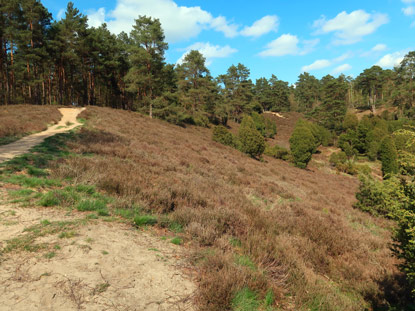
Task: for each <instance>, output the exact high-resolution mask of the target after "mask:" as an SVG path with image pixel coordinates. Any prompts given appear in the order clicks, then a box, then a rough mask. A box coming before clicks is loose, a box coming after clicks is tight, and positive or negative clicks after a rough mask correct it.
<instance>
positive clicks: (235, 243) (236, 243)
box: [229, 238, 242, 247]
mask: <svg viewBox="0 0 415 311" xmlns="http://www.w3.org/2000/svg"><path fill="white" fill-rule="evenodd" d="M229 243H231V245H232V246H233V247H241V246H242V242H241V240H239V239H237V238H230V239H229Z"/></svg>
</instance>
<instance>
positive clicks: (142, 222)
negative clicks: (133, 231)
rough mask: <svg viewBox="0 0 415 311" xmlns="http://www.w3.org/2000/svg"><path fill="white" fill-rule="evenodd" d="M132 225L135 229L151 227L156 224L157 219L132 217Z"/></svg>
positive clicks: (146, 216) (141, 216)
mask: <svg viewBox="0 0 415 311" xmlns="http://www.w3.org/2000/svg"><path fill="white" fill-rule="evenodd" d="M134 223H135V225H136V226H137V227H141V226H153V225H155V224H156V223H157V218H156V217H154V216H152V215H137V216H135V217H134Z"/></svg>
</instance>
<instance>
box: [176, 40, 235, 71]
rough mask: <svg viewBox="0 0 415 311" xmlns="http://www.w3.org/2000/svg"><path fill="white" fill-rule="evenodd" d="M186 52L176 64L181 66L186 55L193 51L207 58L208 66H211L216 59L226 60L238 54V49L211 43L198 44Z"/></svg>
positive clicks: (186, 49)
mask: <svg viewBox="0 0 415 311" xmlns="http://www.w3.org/2000/svg"><path fill="white" fill-rule="evenodd" d="M184 50H185V51H186V52H185V53H183V55H182V56H181V57H180V58H179V59H178V60H177V62H176V64H181V63H182V62H183V60H184V58H185V57H186V55H187V54H188V53H189V52H190V51H191V50H197V51H199V52H200V53H202V54H203V56H204V57H205V58H206V65H207V66H209V65H210V64H211V63H212V61H213V59H214V58H225V57H229V56H230V55H232V54H234V53H236V52H238V50H237V49H234V48H231V47H230V46H229V45H225V46H220V45H212V44H210V43H209V42H206V43H204V42H196V43H194V44H192V45H190V46H188V47H187V48H185V49H184Z"/></svg>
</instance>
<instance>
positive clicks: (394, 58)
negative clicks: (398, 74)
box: [376, 51, 407, 68]
mask: <svg viewBox="0 0 415 311" xmlns="http://www.w3.org/2000/svg"><path fill="white" fill-rule="evenodd" d="M406 52H407V51H399V52H395V53H390V54H386V55H385V56H383V57H382V58H381V59H380V60H379V61H378V62H377V63H376V65H378V66H380V67H383V68H393V67H395V66H398V65H400V63H401V61H402V60H403V58H404V56H405V54H406Z"/></svg>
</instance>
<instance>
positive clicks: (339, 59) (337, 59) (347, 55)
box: [333, 52, 352, 63]
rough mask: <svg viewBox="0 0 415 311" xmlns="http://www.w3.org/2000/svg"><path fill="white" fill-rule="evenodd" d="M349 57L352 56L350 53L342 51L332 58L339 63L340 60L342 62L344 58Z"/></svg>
mask: <svg viewBox="0 0 415 311" xmlns="http://www.w3.org/2000/svg"><path fill="white" fill-rule="evenodd" d="M350 57H352V53H350V52H347V53H344V54H342V55H340V56H339V57H336V58H335V59H333V62H334V63H340V62H342V61H344V60H345V59H348V58H350Z"/></svg>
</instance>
